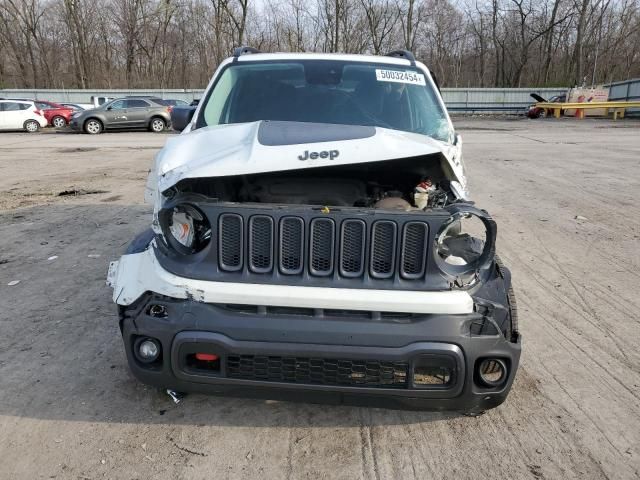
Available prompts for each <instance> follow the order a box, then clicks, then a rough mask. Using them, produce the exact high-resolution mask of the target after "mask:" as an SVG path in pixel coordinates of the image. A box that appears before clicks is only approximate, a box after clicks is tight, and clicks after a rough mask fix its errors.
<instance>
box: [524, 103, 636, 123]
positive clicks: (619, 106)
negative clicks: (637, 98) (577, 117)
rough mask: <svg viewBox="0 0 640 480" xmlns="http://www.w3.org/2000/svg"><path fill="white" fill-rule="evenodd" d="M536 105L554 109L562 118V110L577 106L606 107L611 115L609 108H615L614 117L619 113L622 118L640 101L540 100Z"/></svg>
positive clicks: (579, 107) (556, 115)
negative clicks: (626, 111)
mask: <svg viewBox="0 0 640 480" xmlns="http://www.w3.org/2000/svg"><path fill="white" fill-rule="evenodd" d="M536 107H538V108H544V109H545V111H546V110H553V116H554V117H556V118H560V111H561V110H568V109H570V108H575V109H576V110H583V109H588V108H591V109H594V108H604V109H605V110H606V112H607V113H606V115H607V116H609V110H611V109H613V119H614V120H617V119H618V114H619V115H620V118H624V111H625V110H626V109H627V108H633V107H639V108H640V102H571V103H559V102H558V103H555V102H538V103H536Z"/></svg>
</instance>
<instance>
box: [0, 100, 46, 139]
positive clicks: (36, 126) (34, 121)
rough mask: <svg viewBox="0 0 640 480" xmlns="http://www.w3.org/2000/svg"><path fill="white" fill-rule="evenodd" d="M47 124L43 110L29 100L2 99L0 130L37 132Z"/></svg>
mask: <svg viewBox="0 0 640 480" xmlns="http://www.w3.org/2000/svg"><path fill="white" fill-rule="evenodd" d="M46 126H47V119H46V118H44V115H43V114H42V111H41V110H38V108H36V106H35V104H34V103H33V102H30V101H27V100H0V130H26V131H27V132H29V133H35V132H37V131H38V130H40V128H44V127H46Z"/></svg>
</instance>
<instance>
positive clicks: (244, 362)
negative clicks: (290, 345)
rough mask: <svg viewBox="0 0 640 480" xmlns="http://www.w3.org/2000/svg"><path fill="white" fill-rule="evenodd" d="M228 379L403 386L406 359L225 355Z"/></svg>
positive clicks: (360, 385) (405, 381)
mask: <svg viewBox="0 0 640 480" xmlns="http://www.w3.org/2000/svg"><path fill="white" fill-rule="evenodd" d="M226 360H227V364H226V367H227V368H226V372H227V377H228V378H238V379H244V380H259V381H266V382H287V383H298V384H316V385H337V386H351V387H369V388H407V375H408V371H409V365H408V364H407V363H406V362H386V361H378V360H346V359H330V358H309V357H280V356H266V355H229V356H227V359H226Z"/></svg>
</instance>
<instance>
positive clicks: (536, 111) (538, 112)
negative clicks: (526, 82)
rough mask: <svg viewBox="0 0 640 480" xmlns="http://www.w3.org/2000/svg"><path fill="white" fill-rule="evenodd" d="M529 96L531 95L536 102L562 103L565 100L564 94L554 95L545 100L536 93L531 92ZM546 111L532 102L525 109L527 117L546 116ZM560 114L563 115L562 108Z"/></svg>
mask: <svg viewBox="0 0 640 480" xmlns="http://www.w3.org/2000/svg"><path fill="white" fill-rule="evenodd" d="M531 97H533V99H534V100H535V101H536V102H550V103H564V102H566V101H567V96H566V95H564V94H563V95H554V96H553V97H551V98H550V99H549V100H545V99H544V98H542V97H541V96H540V95H538V94H537V93H532V94H531ZM547 113H548V112H547V110H546V109H545V108H540V107H536V105H535V104H533V105H530V106H529V110H527V117H529V118H539V117H546V116H547ZM560 114H561V115H564V110H560Z"/></svg>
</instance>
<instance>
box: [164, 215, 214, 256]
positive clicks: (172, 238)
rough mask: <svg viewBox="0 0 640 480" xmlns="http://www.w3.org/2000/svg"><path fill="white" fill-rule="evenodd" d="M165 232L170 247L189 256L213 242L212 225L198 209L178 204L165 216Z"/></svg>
mask: <svg viewBox="0 0 640 480" xmlns="http://www.w3.org/2000/svg"><path fill="white" fill-rule="evenodd" d="M163 217H164V218H163V221H162V224H163V227H164V228H163V230H164V232H165V238H166V240H167V242H168V243H169V245H171V247H173V248H174V250H176V251H178V252H179V253H182V254H185V255H188V254H192V253H196V252H199V251H201V250H202V249H203V248H204V247H206V246H207V245H208V244H209V241H210V240H211V225H210V224H209V220H207V217H206V216H205V215H204V214H203V213H202V212H201V211H200V210H198V209H197V208H196V207H194V206H192V205H189V204H185V203H182V204H178V205H176V206H175V207H173V208H172V209H171V210H169V211H165V212H164V215H163Z"/></svg>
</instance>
